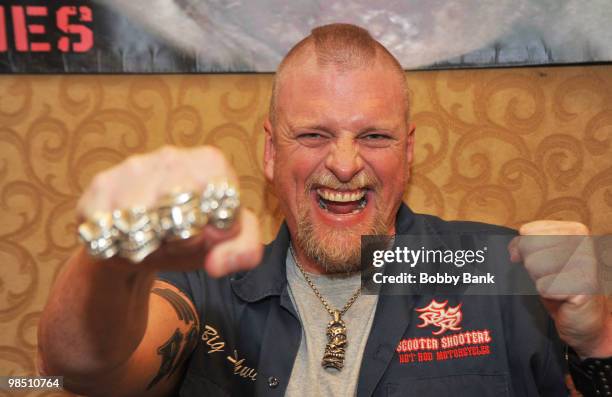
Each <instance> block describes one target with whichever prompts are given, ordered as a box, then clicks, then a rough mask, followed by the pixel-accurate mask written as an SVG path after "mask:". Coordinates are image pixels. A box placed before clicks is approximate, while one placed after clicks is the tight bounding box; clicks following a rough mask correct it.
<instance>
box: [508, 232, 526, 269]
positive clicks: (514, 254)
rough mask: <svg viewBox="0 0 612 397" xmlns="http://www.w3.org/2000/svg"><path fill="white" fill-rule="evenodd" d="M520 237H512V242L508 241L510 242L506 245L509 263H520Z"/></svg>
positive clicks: (521, 258)
mask: <svg viewBox="0 0 612 397" xmlns="http://www.w3.org/2000/svg"><path fill="white" fill-rule="evenodd" d="M520 239H521V237H520V236H516V237H514V238H513V239H512V240H510V242H509V243H508V253H509V254H510V261H511V262H515V263H516V262H520V261H522V260H523V257H522V256H521V250H519V247H518V246H519V242H520Z"/></svg>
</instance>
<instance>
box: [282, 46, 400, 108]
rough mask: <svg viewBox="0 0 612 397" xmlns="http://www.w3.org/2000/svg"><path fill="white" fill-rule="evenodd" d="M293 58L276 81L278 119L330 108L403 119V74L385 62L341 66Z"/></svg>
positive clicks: (314, 58) (377, 61) (312, 58)
mask: <svg viewBox="0 0 612 397" xmlns="http://www.w3.org/2000/svg"><path fill="white" fill-rule="evenodd" d="M297 60H298V59H296V62H292V63H291V64H288V65H286V66H285V68H284V69H283V70H282V74H281V75H280V76H278V77H277V80H276V87H275V88H276V93H275V94H276V112H277V117H278V118H283V117H284V116H285V117H292V118H293V117H301V116H304V117H309V116H320V115H319V114H318V113H320V112H324V111H325V110H326V109H331V108H333V110H334V113H335V114H337V115H345V118H346V117H351V116H353V115H355V113H364V112H365V113H367V112H368V111H370V110H371V111H372V112H373V114H372V115H371V116H372V117H374V116H376V114H380V116H381V117H383V116H385V117H394V116H397V117H400V118H403V119H405V118H406V116H407V113H406V112H407V108H406V97H405V95H406V92H405V87H406V86H405V77H404V75H403V73H400V72H398V71H397V69H395V68H393V67H391V66H390V65H388V64H385V62H381V61H379V60H376V61H375V62H373V63H372V64H371V65H368V66H365V67H358V68H341V67H336V66H335V65H325V66H321V65H320V64H319V63H318V62H317V60H316V57H310V58H301V60H302V62H301V63H299V62H297ZM381 113H382V114H381ZM364 116H367V114H364Z"/></svg>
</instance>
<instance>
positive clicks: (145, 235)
mask: <svg viewBox="0 0 612 397" xmlns="http://www.w3.org/2000/svg"><path fill="white" fill-rule="evenodd" d="M239 209H240V199H239V193H238V190H237V189H236V188H235V187H234V186H232V185H230V184H229V183H228V182H227V181H222V182H217V183H210V184H208V185H207V186H206V188H205V189H204V191H203V192H201V193H196V192H192V191H186V190H181V189H174V190H173V191H172V193H169V194H167V195H165V196H163V197H162V198H161V199H160V200H159V201H158V203H157V205H156V207H155V208H154V209H146V208H143V207H132V208H127V209H117V210H114V211H113V212H112V213H104V214H96V215H95V216H92V217H91V218H90V219H88V220H87V221H85V222H83V223H82V224H81V225H80V226H79V229H78V234H79V238H80V240H81V241H82V242H83V244H84V245H85V248H86V249H87V252H88V253H89V255H91V256H92V257H93V258H95V259H98V260H105V259H109V258H112V257H113V256H115V255H118V256H120V257H122V258H125V259H127V260H129V261H131V262H133V263H140V262H142V261H143V260H144V259H145V258H146V257H147V256H149V255H150V254H152V253H153V252H154V251H156V250H157V249H158V248H159V247H160V246H161V245H162V243H163V242H172V241H177V240H186V239H189V238H191V237H193V236H195V235H196V234H198V233H199V231H200V230H201V229H202V228H203V227H204V226H206V225H207V224H210V225H212V226H213V227H215V228H218V229H227V228H229V227H230V226H231V225H232V224H233V222H234V220H235V218H236V216H237V215H238V211H239Z"/></svg>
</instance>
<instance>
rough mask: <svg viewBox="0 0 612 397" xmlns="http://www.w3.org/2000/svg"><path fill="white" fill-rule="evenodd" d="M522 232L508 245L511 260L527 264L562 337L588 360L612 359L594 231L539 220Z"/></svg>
mask: <svg viewBox="0 0 612 397" xmlns="http://www.w3.org/2000/svg"><path fill="white" fill-rule="evenodd" d="M520 234H521V236H518V237H515V238H514V239H513V240H512V241H511V242H510V244H509V246H508V249H509V251H510V255H511V260H512V261H514V262H518V261H523V263H524V265H525V268H526V269H527V272H528V273H529V275H530V276H531V278H532V279H533V281H534V283H535V286H536V289H537V291H538V293H539V294H540V297H541V298H542V302H543V303H544V305H545V307H546V309H547V310H548V312H549V313H550V315H551V317H552V318H553V320H554V321H555V324H556V327H557V331H558V332H559V336H560V337H561V339H562V340H563V341H564V342H565V343H567V344H568V345H570V346H572V347H573V348H574V350H576V352H577V353H578V354H579V355H581V356H582V357H607V356H610V355H612V316H611V313H610V308H608V305H607V299H606V297H605V295H604V294H603V291H602V286H601V284H600V279H599V277H598V276H599V275H598V262H597V256H596V254H595V249H594V244H593V239H592V238H591V237H589V234H590V233H589V230H588V228H587V227H586V226H585V225H583V224H580V223H576V222H564V221H535V222H530V223H527V224H525V225H523V226H522V227H521V228H520Z"/></svg>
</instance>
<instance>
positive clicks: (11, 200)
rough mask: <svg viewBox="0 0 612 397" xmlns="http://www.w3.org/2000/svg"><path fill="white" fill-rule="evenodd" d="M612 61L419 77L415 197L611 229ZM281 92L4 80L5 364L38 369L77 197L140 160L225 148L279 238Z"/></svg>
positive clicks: (464, 210) (419, 201) (168, 80)
mask: <svg viewBox="0 0 612 397" xmlns="http://www.w3.org/2000/svg"><path fill="white" fill-rule="evenodd" d="M611 71H612V67H609V66H597V67H570V68H526V69H525V68H524V69H498V70H468V71H439V72H416V73H412V74H409V76H408V81H409V84H410V95H411V98H412V102H413V106H412V121H413V122H414V123H415V124H416V125H417V136H416V149H415V152H416V158H415V162H414V167H413V175H412V179H411V184H410V186H409V187H408V188H407V190H406V195H405V199H406V201H407V202H408V203H410V205H411V206H412V207H413V209H414V210H416V211H418V212H426V213H432V214H435V215H439V216H442V217H444V218H447V219H459V218H463V219H466V218H467V219H471V220H478V221H486V222H492V223H500V224H505V225H508V226H513V227H516V226H518V225H520V224H521V223H523V222H527V221H530V220H534V219H539V218H556V219H571V220H579V221H582V222H585V223H587V224H588V225H589V226H590V227H591V228H592V230H593V231H594V232H595V233H612V78H610V77H609V76H610V75H611V73H610V72H611ZM270 88H271V76H270V75H193V76H191V75H187V76H186V75H180V76H179V75H174V76H131V75H125V76H0V219H2V222H1V223H0V263H2V266H0V339H1V340H2V346H0V357H2V359H0V374H11V373H32V372H33V371H34V365H35V364H34V357H35V351H36V346H35V343H36V337H35V332H36V325H37V323H38V319H39V317H40V311H41V310H42V307H43V305H44V303H45V301H46V298H47V294H48V292H49V288H50V286H51V284H52V283H53V281H54V279H55V278H56V276H57V274H58V272H59V270H60V268H61V266H62V264H63V263H64V262H65V261H66V259H67V257H68V256H69V255H70V253H71V252H72V251H73V250H74V248H75V247H76V244H77V242H76V239H75V234H74V230H75V227H76V225H75V220H74V208H75V206H76V203H77V201H78V198H79V196H80V194H81V192H82V191H83V189H84V188H85V186H87V184H88V183H89V181H90V180H91V178H92V176H93V175H94V174H95V173H97V172H98V171H100V170H102V169H105V168H107V167H109V166H112V165H114V164H116V163H118V162H119V161H121V160H122V159H124V158H126V157H127V156H129V155H131V154H134V153H140V152H145V151H149V150H153V149H155V148H157V147H159V146H161V145H163V144H165V143H170V144H174V145H177V146H194V145H200V144H212V145H216V146H218V147H219V148H221V149H222V150H223V151H224V152H225V153H226V155H227V156H228V159H229V161H230V162H231V163H232V164H234V166H235V168H236V171H237V174H238V177H239V178H240V182H241V185H242V193H243V197H244V199H243V201H244V205H246V206H247V207H249V208H252V209H253V210H254V211H255V212H256V213H257V214H258V215H259V217H260V219H261V220H262V225H263V235H264V238H265V240H270V239H271V238H272V237H273V235H274V233H275V231H276V229H277V228H278V225H279V223H280V222H281V220H282V214H281V212H280V209H279V205H278V199H277V197H276V196H275V194H274V192H273V191H272V190H271V188H270V186H269V185H268V184H267V183H266V182H265V180H264V177H263V170H262V162H261V158H262V154H263V144H264V139H263V128H262V124H263V120H264V117H265V112H266V109H267V105H268V100H269V95H270ZM39 395H48V396H51V395H53V396H55V395H58V396H59V395H62V394H59V393H46V394H44V393H43V394H39Z"/></svg>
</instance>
